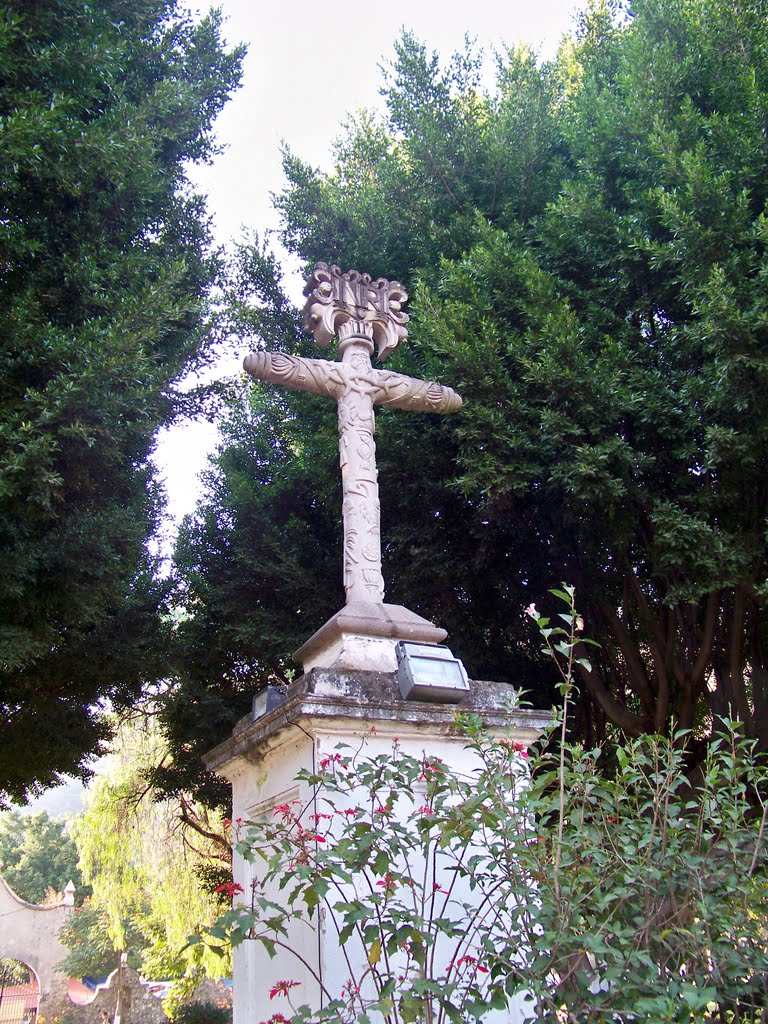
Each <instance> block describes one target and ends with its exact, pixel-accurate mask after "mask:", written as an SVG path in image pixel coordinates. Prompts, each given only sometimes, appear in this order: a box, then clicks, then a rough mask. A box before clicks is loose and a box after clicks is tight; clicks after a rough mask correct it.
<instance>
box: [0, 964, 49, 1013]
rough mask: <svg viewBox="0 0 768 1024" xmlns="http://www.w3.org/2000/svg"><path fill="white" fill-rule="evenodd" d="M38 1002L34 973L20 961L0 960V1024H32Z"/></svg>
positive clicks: (38, 993) (38, 996)
mask: <svg viewBox="0 0 768 1024" xmlns="http://www.w3.org/2000/svg"><path fill="white" fill-rule="evenodd" d="M39 1001H40V985H39V983H38V980H37V975H36V974H35V972H34V971H33V970H32V969H31V968H30V967H29V966H28V965H27V964H25V963H22V961H21V960H15V959H10V958H7V957H6V958H3V959H2V960H0V1024H34V1022H35V1021H36V1019H37V1007H38V1003H39Z"/></svg>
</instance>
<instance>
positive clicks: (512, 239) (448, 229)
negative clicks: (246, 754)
mask: <svg viewBox="0 0 768 1024" xmlns="http://www.w3.org/2000/svg"><path fill="white" fill-rule="evenodd" d="M767 58H768V22H767V21H766V19H765V10H764V5H763V4H762V3H761V2H759V0H747V2H746V3H739V4H736V3H734V2H733V0H632V2H629V3H627V4H626V5H625V6H624V7H623V8H621V9H619V8H618V7H614V6H613V5H612V4H611V3H608V2H605V3H601V2H598V0H596V2H595V3H593V4H592V5H591V6H590V7H589V8H588V10H587V12H586V14H585V15H584V16H583V17H582V18H581V20H580V22H579V24H578V29H577V31H576V33H575V36H574V38H573V39H571V40H569V41H567V42H566V43H565V44H564V45H563V47H562V48H561V50H560V53H559V55H558V57H557V59H556V60H555V61H554V62H552V63H549V64H544V65H539V64H538V63H537V62H536V60H535V58H534V56H533V55H531V54H530V53H529V52H527V51H526V50H523V49H521V50H510V51H509V52H506V53H504V54H502V55H501V58H500V61H499V69H498V76H497V82H496V87H495V90H494V91H493V92H492V93H491V94H488V95H486V94H485V93H483V91H482V90H481V89H480V85H479V81H480V80H479V68H478V62H477V60H476V59H475V58H474V57H473V55H472V54H471V52H470V53H468V54H464V55H460V56H458V57H457V58H456V59H455V60H454V62H453V63H452V64H451V65H450V66H449V67H448V68H447V69H445V70H443V69H441V68H440V66H439V64H438V62H437V59H436V58H435V57H433V56H431V55H430V54H429V52H428V51H427V49H426V48H425V47H424V46H422V45H421V44H420V43H418V42H417V41H416V40H414V39H413V38H412V37H410V36H407V35H406V36H404V37H403V39H402V41H401V42H400V43H399V44H398V46H397V55H396V60H395V62H394V64H393V66H392V68H391V69H390V72H389V75H388V78H387V79H386V82H385V85H384V90H383V96H384V100H385V104H386V110H385V113H384V115H383V117H380V118H378V117H368V116H360V117H358V118H357V119H355V120H353V121H352V122H351V124H350V126H349V128H348V131H347V134H346V136H345V137H344V138H343V139H342V140H341V142H340V143H339V145H338V148H337V151H336V166H335V169H334V170H333V171H332V172H330V173H322V172H319V171H317V170H314V169H313V168H311V167H309V166H307V165H306V164H304V163H302V161H301V160H300V159H299V158H297V157H296V156H294V155H292V154H290V153H289V154H288V155H287V157H286V163H285V167H286V172H287V175H288V182H289V183H288V187H287V189H286V191H285V192H284V194H283V195H282V196H281V197H280V198H279V206H280V209H281V212H282V215H283V218H284V234H283V240H284V242H285V243H286V244H287V245H288V247H289V248H290V249H291V250H292V251H293V252H294V253H296V254H297V255H298V256H300V257H301V258H302V259H303V260H305V261H307V262H314V261H316V260H320V259H322V260H326V261H333V262H337V263H339V264H341V265H342V266H343V267H344V268H347V267H350V266H352V267H356V268H358V269H360V270H367V271H369V272H371V273H372V274H374V275H377V274H383V275H385V276H387V277H390V278H399V279H400V280H402V281H403V282H404V283H405V284H406V285H407V286H408V287H409V289H411V290H412V291H413V293H414V299H413V301H412V303H411V313H412V316H413V319H412V323H411V331H410V338H409V345H408V348H407V350H406V351H404V352H402V353H398V354H397V355H396V356H395V357H393V359H392V360H391V364H392V365H393V367H394V368H397V369H402V370H405V371H406V372H414V373H417V374H419V375H421V376H428V377H430V376H431V377H434V378H436V379H439V380H442V381H444V382H445V383H448V384H451V385H452V386H456V387H457V389H458V390H459V391H460V392H461V394H462V395H463V397H464V402H465V404H464V408H463V410H462V412H461V413H460V414H459V415H457V416H454V417H446V418H445V419H443V420H441V421H440V422H431V421H430V420H429V419H428V418H426V417H418V416H414V417H408V416H405V415H403V414H398V413H394V414H392V415H391V416H389V415H387V414H383V415H381V416H380V417H379V420H378V427H377V447H378V457H379V464H380V469H381V481H380V482H381V497H382V522H383V539H384V543H385V579H386V580H387V583H388V593H387V599H388V600H392V601H397V602H399V603H403V604H405V605H407V606H409V607H412V608H414V609H415V610H417V611H420V612H422V613H423V614H426V615H427V616H430V617H432V618H434V619H435V620H436V621H438V622H440V623H441V624H442V625H444V626H445V627H446V628H447V629H448V630H449V634H450V638H449V639H450V643H451V644H452V646H453V648H454V650H455V652H456V653H457V654H458V655H460V656H461V657H462V658H463V659H464V660H465V663H466V664H467V667H468V670H469V671H470V673H471V674H472V675H474V676H475V677H476V678H503V679H508V680H510V681H511V682H514V683H516V684H518V685H523V686H527V687H528V689H529V690H530V691H532V699H533V701H534V702H539V703H540V702H543V701H548V700H549V697H550V694H551V692H552V691H551V689H548V688H547V685H546V683H547V680H548V679H550V680H551V676H548V675H547V670H546V666H544V665H543V663H542V659H541V656H540V654H539V653H538V652H537V650H536V649H535V647H533V646H532V645H531V643H530V639H529V638H528V637H527V634H526V633H525V630H524V628H523V625H522V620H521V616H520V613H519V608H521V607H524V606H525V605H526V604H527V603H528V602H529V601H530V599H531V596H532V595H535V594H537V593H540V592H542V591H543V590H545V589H546V588H547V587H548V586H550V585H551V584H552V582H553V581H554V580H556V579H558V578H560V577H561V575H567V576H568V577H569V578H570V579H572V580H573V581H574V582H575V583H576V584H577V586H578V588H579V592H580V594H581V598H582V605H583V611H584V616H585V619H586V622H587V629H588V630H589V632H590V634H591V635H593V636H595V637H596V638H597V639H598V640H599V641H600V643H601V647H600V651H599V653H598V654H597V655H596V656H595V657H594V659H593V663H592V667H591V669H589V670H588V669H587V668H586V667H583V666H582V668H581V677H582V678H581V681H582V684H583V686H582V689H583V696H582V698H581V701H580V706H579V712H578V714H579V722H578V727H579V728H580V729H581V731H582V734H583V735H584V736H585V737H587V738H588V739H590V738H594V737H599V736H602V735H604V734H605V730H606V725H607V723H613V724H615V725H616V726H618V727H620V728H621V729H622V730H623V731H624V733H625V734H626V735H629V736H639V735H641V734H643V733H644V732H654V731H656V732H660V733H665V734H667V735H672V733H673V732H674V731H675V729H676V728H678V727H681V728H683V729H686V728H691V727H695V728H696V729H699V730H705V731H706V730H707V729H708V728H709V727H710V724H711V722H712V720H713V717H712V716H718V715H719V716H725V717H732V718H735V719H739V720H741V721H743V722H744V726H745V729H746V732H747V735H748V736H751V737H755V738H757V740H758V744H759V746H760V748H761V749H764V748H766V747H768V662H766V658H767V657H768V653H767V648H766V640H767V639H768V637H766V618H765V613H764V607H765V599H766V578H768V550H767V549H766V516H767V514H768V490H767V489H766V477H765V472H764V466H765V464H766V458H767V457H768V420H767V419H766V417H767V415H768V414H767V413H766V404H765V402H764V401H763V398H762V395H763V394H764V391H765V384H766V376H765V375H766V352H767V351H768V349H767V347H766V323H768V319H767V317H768V305H767V302H768V299H767V298H766V295H767V294H768V293H767V292H766V287H765V283H766V266H767V265H766V241H767V240H768V239H767V236H766V225H767V224H768V218H766V200H767V199H768V154H767V153H766V141H765V140H766V133H765V124H766V119H767V118H768V59H767ZM239 275H240V276H239V277H236V278H235V280H234V298H233V303H232V310H233V318H234V325H235V327H236V328H237V329H238V330H239V331H240V333H241V336H242V337H243V338H244V341H250V342H251V343H252V344H254V345H261V344H263V345H266V346H268V347H281V348H286V349H291V350H296V348H297V347H298V345H299V342H298V340H297V337H298V335H297V329H296V318H295V315H294V316H291V310H290V305H289V304H288V303H287V302H286V300H285V298H284V297H283V295H282V292H281V290H280V286H279V281H278V280H277V277H276V275H275V273H274V267H273V265H272V263H271V261H270V260H269V258H267V257H265V256H264V254H263V253H262V252H261V250H260V249H259V247H258V245H252V246H246V247H245V248H244V250H243V252H242V254H241V260H240V262H239ZM314 405H315V406H316V407H317V406H322V405H323V403H321V402H320V401H319V400H316V401H315V403H314ZM309 406H310V403H309V402H308V401H307V400H306V398H304V397H299V396H294V395H291V394H287V393H286V394H282V395H281V396H280V397H279V398H274V397H271V396H270V394H269V392H268V389H266V388H264V387H258V388H256V389H254V397H253V398H252V399H251V401H250V403H247V402H245V401H244V400H243V399H242V398H240V399H239V400H238V402H237V403H235V405H234V406H233V413H232V417H231V427H230V432H229V434H228V436H227V439H226V443H225V445H224V447H223V449H222V451H221V454H220V457H219V459H218V463H217V467H216V469H215V470H214V473H213V475H212V478H211V485H210V490H209V497H208V499H207V502H206V503H205V505H204V506H203V508H201V510H200V512H199V514H198V516H197V517H196V519H195V521H194V522H192V523H190V524H189V525H188V527H187V529H186V532H185V535H184V538H183V541H182V545H181V547H180V552H181V554H180V559H179V567H180V570H181V572H182V574H183V578H184V588H185V590H184V593H185V596H186V598H187V600H188V604H187V607H188V608H189V609H190V619H189V621H188V622H187V623H185V625H184V627H183V628H184V632H185V635H186V636H188V637H190V639H195V640H196V641H197V642H199V643H200V644H201V646H203V643H202V642H203V641H204V639H205V638H212V639H213V638H215V636H216V635H217V629H218V628H219V624H220V623H222V622H226V623H227V628H226V639H225V645H226V646H225V647H223V646H222V645H219V644H217V642H216V641H215V639H214V640H213V642H212V643H211V644H205V645H204V646H205V651H206V657H207V658H208V660H207V661H206V662H205V663H204V664H205V671H206V673H207V674H208V677H209V678H210V677H211V676H217V677H219V678H225V677H226V673H224V674H219V673H218V671H217V669H218V668H219V667H220V666H222V665H225V666H233V667H236V672H237V678H238V681H239V685H240V686H242V680H244V679H246V680H248V681H250V682H251V684H253V683H254V682H256V683H259V682H262V683H263V681H264V680H265V679H267V678H268V677H269V676H270V675H271V674H275V675H279V674H280V673H281V672H282V671H283V670H284V666H285V665H287V664H289V663H288V662H287V657H288V655H289V654H290V644H293V643H295V642H296V641H297V640H298V639H300V637H299V636H298V634H299V633H300V631H301V630H303V631H304V632H303V634H302V636H303V637H305V636H306V635H307V633H308V632H309V631H310V629H311V627H316V626H318V625H319V624H320V622H321V620H322V617H323V614H324V609H323V608H320V607H319V606H318V607H312V616H313V617H314V618H313V621H312V623H311V626H310V624H309V623H307V624H306V626H305V619H304V616H305V614H306V612H307V609H308V608H310V607H311V606H310V604H309V602H310V601H312V602H315V601H316V600H317V598H316V597H315V596H313V595H316V594H318V593H320V594H327V593H328V591H329V586H330V585H334V586H335V587H336V590H335V594H334V595H333V599H332V600H331V601H330V602H329V603H330V604H332V605H334V606H336V607H338V606H339V605H340V604H341V601H342V595H341V590H340V585H339V584H338V575H339V574H338V570H337V568H336V566H337V565H338V564H339V562H340V559H337V560H336V561H333V563H332V565H331V568H330V569H329V565H328V559H327V550H328V548H327V545H328V544H329V543H331V544H333V541H332V540H330V538H332V537H336V541H335V550H336V551H338V550H339V546H340V539H339V522H338V520H339V511H338V509H339V500H338V496H337V492H336V486H337V485H336V484H335V482H334V485H333V489H331V486H330V485H329V482H328V480H329V478H331V479H332V480H333V481H335V479H336V473H337V469H336V456H335V453H334V441H333V434H334V425H333V418H334V410H333V409H332V408H325V407H322V408H315V409H314V410H313V411H310V409H309ZM254 471H255V472H254ZM254 481H255V482H254ZM213 522H216V524H217V533H216V535H215V536H214V534H213V532H212V525H211V524H212V523H213ZM312 552H314V559H313V557H312V554H311V553H312ZM254 580H257V581H258V582H257V592H258V593H261V594H263V595H264V596H263V600H259V601H258V602H257V603H256V606H255V608H254V607H253V606H251V605H248V604H247V601H246V599H245V597H244V595H245V594H246V593H247V588H248V586H249V585H252V583H253V581H254ZM270 594H271V597H270V596H269V595H270ZM275 606H276V608H277V610H278V612H279V614H277V615H276V617H275V618H272V614H273V609H274V607H275ZM270 622H277V623H278V624H279V627H280V636H278V637H277V638H275V635H274V633H273V632H272V630H271V629H270V627H269V623H270ZM292 624H293V625H294V626H295V628H294V629H291V628H289V627H290V626H291V625H292ZM190 650H191V651H192V652H194V647H190ZM193 660H194V653H193ZM201 664H203V663H202V662H201ZM195 671H196V669H195V668H194V667H192V668H188V669H187V670H186V674H185V677H184V686H186V687H187V689H185V688H184V686H182V689H181V691H180V692H181V693H182V694H186V695H188V696H192V697H193V699H197V696H196V695H197V686H198V685H199V684H198V683H196V682H195V678H194V677H195ZM225 685H226V692H227V693H228V694H229V695H230V698H232V695H233V694H234V692H235V688H234V687H232V686H231V685H230V684H229V683H228V682H227V683H226V684H225ZM237 700H238V698H235V699H234V700H233V703H234V704H237ZM238 706H239V707H242V703H240V704H239V705H238ZM179 740H180V742H182V743H183V744H186V749H187V750H192V749H194V747H195V738H194V735H193V732H192V731H188V732H187V733H185V734H184V735H183V736H180V737H179ZM697 751H698V753H701V754H703V747H701V748H698V747H696V744H695V743H694V744H693V745H692V747H691V756H693V757H696V756H698V754H697Z"/></svg>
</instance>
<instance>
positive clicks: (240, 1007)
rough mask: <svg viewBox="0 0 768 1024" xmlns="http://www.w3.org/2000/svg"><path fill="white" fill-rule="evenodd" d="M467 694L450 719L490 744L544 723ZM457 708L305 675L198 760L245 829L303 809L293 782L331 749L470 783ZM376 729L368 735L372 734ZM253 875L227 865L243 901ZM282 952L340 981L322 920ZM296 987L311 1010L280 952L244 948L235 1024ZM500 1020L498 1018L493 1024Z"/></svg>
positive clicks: (327, 672)
mask: <svg viewBox="0 0 768 1024" xmlns="http://www.w3.org/2000/svg"><path fill="white" fill-rule="evenodd" d="M470 686H471V689H470V692H469V694H468V695H467V696H466V697H465V698H464V699H463V700H462V702H461V703H460V704H459V705H458V709H459V710H462V711H465V712H473V713H477V714H479V715H481V716H482V718H483V721H484V723H485V726H486V728H487V729H488V731H489V733H491V734H493V735H503V736H505V737H507V738H509V739H510V740H513V741H517V742H520V743H524V744H527V743H530V742H532V741H533V740H534V739H535V738H536V737H537V736H538V735H539V734H540V732H541V730H542V729H543V728H544V726H545V725H546V723H547V721H548V719H549V716H548V715H545V714H542V713H541V712H537V711H530V710H522V709H520V708H517V707H515V702H514V691H513V690H512V688H511V687H509V686H507V685H505V684H503V683H487V682H477V681H471V683H470ZM456 709H457V706H456V705H447V704H436V703H427V702H424V701H406V700H404V699H403V697H402V696H401V693H400V689H399V687H398V684H397V679H396V676H395V673H394V672H374V671H349V670H346V669H343V668H339V667H335V668H313V669H312V670H310V671H308V672H306V673H305V674H304V675H303V676H302V677H301V678H299V679H297V680H296V681H295V682H294V683H293V684H292V685H291V686H290V687H289V688H288V692H287V694H286V699H285V701H284V702H283V703H282V704H280V705H279V706H278V707H275V708H273V709H272V710H271V711H269V712H265V713H259V712H257V714H256V717H254V716H249V717H248V718H245V719H243V720H241V722H240V723H238V725H237V726H236V727H235V730H234V732H233V735H232V737H231V738H230V739H229V740H227V741H226V742H224V743H222V744H220V745H219V746H218V747H216V748H215V750H213V751H212V752H211V753H210V754H209V755H208V756H207V757H206V759H205V760H206V764H207V766H208V768H209V769H211V770H213V771H215V772H217V773H218V774H219V775H221V776H223V777H224V778H226V779H228V780H229V781H230V782H231V784H232V795H233V818H235V819H237V818H241V819H243V820H245V821H248V820H254V819H257V818H261V817H263V816H265V815H266V816H268V815H271V813H272V809H273V808H274V807H275V806H276V805H278V804H284V803H291V801H294V800H297V801H299V803H300V804H301V805H303V806H306V805H308V804H309V803H310V800H311V796H312V794H311V792H310V789H309V787H308V786H307V784H305V783H301V782H298V781H297V780H296V776H297V773H298V772H299V771H300V770H301V769H302V768H305V769H307V770H308V771H310V772H311V771H312V770H313V769H314V768H315V766H317V765H318V764H319V763H320V762H321V760H322V759H323V757H325V756H328V755H330V756H333V754H334V753H335V752H336V750H337V748H338V746H339V744H346V745H347V746H350V747H352V748H355V749H356V748H358V747H359V746H360V745H361V744H365V751H364V754H363V756H366V757H367V756H375V755H377V754H388V753H390V752H391V749H392V744H393V741H394V738H395V737H397V741H398V746H399V748H400V749H401V750H402V751H403V753H405V754H408V755H412V756H414V757H417V758H420V757H422V756H423V755H424V754H425V753H427V754H428V755H429V756H430V757H436V758H439V759H441V760H442V761H443V762H444V763H445V764H447V765H448V766H449V768H451V769H452V770H453V771H455V772H457V773H459V774H463V775H470V774H471V773H472V772H473V771H474V770H475V769H476V768H477V761H476V755H475V754H474V753H473V752H472V751H468V750H467V749H466V740H465V737H464V735H463V733H462V732H461V731H460V730H459V729H458V728H457V726H456V724H455V712H456ZM372 727H375V731H372ZM255 870H256V868H255V867H254V866H253V865H249V864H247V863H245V862H244V861H243V860H242V859H241V858H239V857H238V856H237V855H235V860H234V880H235V881H236V882H237V883H238V884H239V885H241V886H242V888H243V890H244V893H245V896H244V897H243V898H244V899H246V900H247V898H248V893H249V888H250V884H251V881H252V879H253V878H254V877H255V875H253V873H252V872H254V871H255ZM287 944H288V945H290V946H291V947H292V948H293V949H294V950H296V951H298V952H299V953H300V955H301V956H302V957H303V958H304V960H305V962H306V963H307V964H308V965H311V967H312V968H313V969H314V971H315V972H316V973H317V974H318V975H320V976H321V977H322V978H323V979H324V980H325V983H326V986H327V987H330V986H331V984H332V986H333V987H334V988H339V987H340V986H341V985H342V984H344V982H345V981H346V980H347V978H348V976H349V967H348V966H347V965H346V964H345V962H344V958H343V954H342V951H341V949H340V947H339V944H338V939H337V937H336V932H335V929H334V928H333V926H332V923H331V922H330V921H329V920H328V918H327V916H326V915H324V914H320V915H319V916H318V915H316V916H315V917H314V918H313V920H312V921H311V922H310V921H306V922H302V923H301V925H298V924H297V925H296V928H295V929H294V931H293V932H292V933H291V934H290V936H289V940H288V943H287ZM285 979H291V980H296V981H298V982H299V983H300V985H301V987H300V988H297V989H296V990H295V991H294V992H293V993H292V995H293V996H295V999H294V1002H295V1003H296V1005H299V1004H300V1003H310V1004H311V1005H315V1006H319V1005H320V1000H321V996H320V991H319V988H318V985H317V982H316V981H315V980H314V978H313V976H312V972H311V971H310V970H307V969H305V968H304V967H302V964H301V962H300V961H298V960H297V959H296V958H295V957H294V956H293V955H292V954H291V953H289V952H288V951H287V950H283V949H278V951H277V955H276V956H275V957H274V959H270V958H269V957H268V956H267V954H266V952H265V951H264V950H263V949H262V948H261V946H260V945H259V944H258V943H254V942H247V941H246V942H245V943H243V945H241V946H240V947H239V948H238V949H237V950H236V951H235V958H234V1024H252V1022H253V1021H259V1020H261V1021H264V1020H268V1019H269V1018H270V1017H271V1016H272V1014H273V1013H275V1012H276V1009H280V1007H276V1006H275V1003H274V1002H271V1001H270V998H269V993H270V990H271V989H272V988H273V987H274V986H275V985H276V984H277V982H279V981H281V980H285ZM522 1019H523V1018H522V1015H521V1014H518V1013H517V1011H514V1012H512V1010H510V1012H509V1013H507V1014H505V1015H504V1016H503V1020H504V1024H515V1022H517V1021H518V1020H522ZM500 1020H501V1018H500Z"/></svg>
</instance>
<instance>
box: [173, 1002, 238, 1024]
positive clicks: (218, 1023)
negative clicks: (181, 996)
mask: <svg viewBox="0 0 768 1024" xmlns="http://www.w3.org/2000/svg"><path fill="white" fill-rule="evenodd" d="M171 1020H172V1021H173V1024H232V1010H231V1009H229V1008H228V1007H226V1006H218V1005H217V1004H216V1003H211V1002H204V1003H182V1004H181V1005H179V1006H177V1007H176V1008H175V1010H174V1013H173V1016H172V1017H171Z"/></svg>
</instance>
